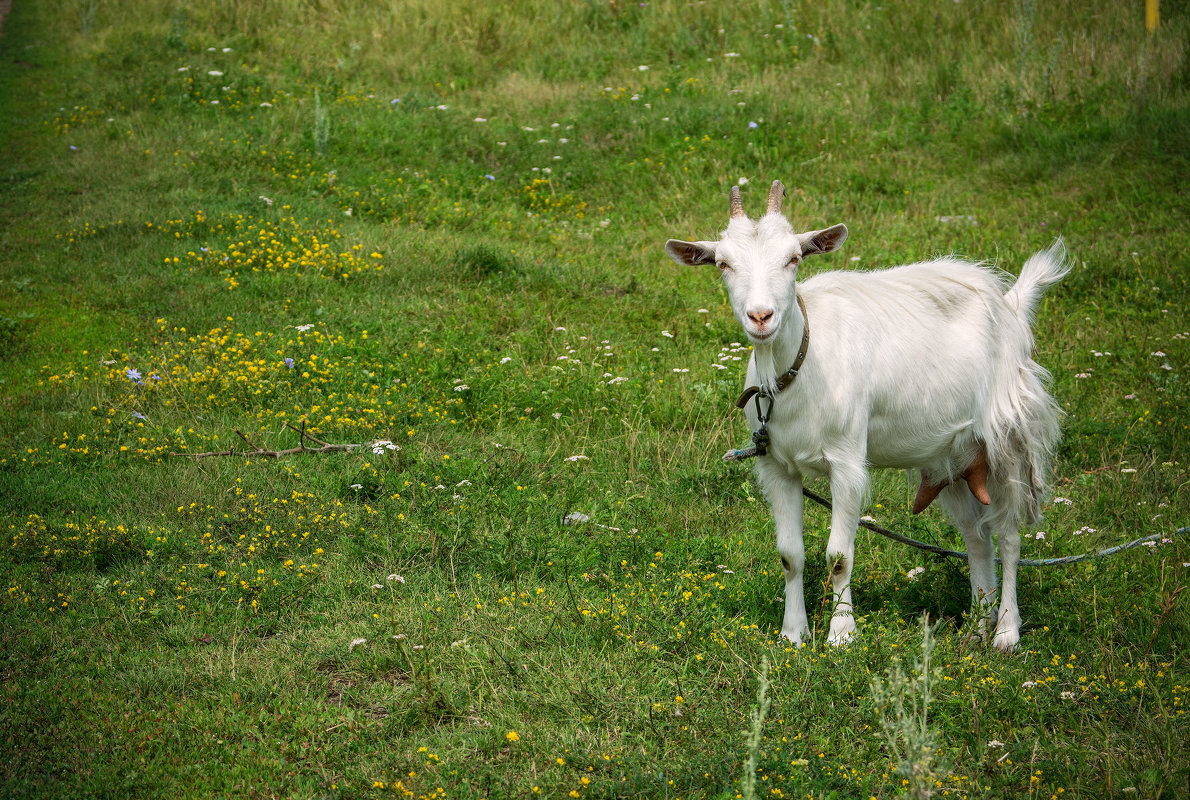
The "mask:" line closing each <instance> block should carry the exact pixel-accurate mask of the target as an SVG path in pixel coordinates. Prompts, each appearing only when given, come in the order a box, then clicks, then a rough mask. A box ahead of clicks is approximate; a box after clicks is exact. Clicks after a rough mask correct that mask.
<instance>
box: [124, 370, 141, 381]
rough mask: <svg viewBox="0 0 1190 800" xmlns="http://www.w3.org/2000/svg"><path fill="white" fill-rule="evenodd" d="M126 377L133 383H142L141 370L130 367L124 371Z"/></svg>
mask: <svg viewBox="0 0 1190 800" xmlns="http://www.w3.org/2000/svg"><path fill="white" fill-rule="evenodd" d="M124 376H125V377H126V378H128V380H130V381H132V382H133V383H141V374H140V370H139V369H133V368H132V367H128V368H127V369H125V370H124Z"/></svg>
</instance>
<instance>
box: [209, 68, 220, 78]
mask: <svg viewBox="0 0 1190 800" xmlns="http://www.w3.org/2000/svg"><path fill="white" fill-rule="evenodd" d="M207 74H208V75H214V76H215V77H216V78H218V77H220V76H221V75H223V73H222V72H220V71H219V70H217V69H209V70H207Z"/></svg>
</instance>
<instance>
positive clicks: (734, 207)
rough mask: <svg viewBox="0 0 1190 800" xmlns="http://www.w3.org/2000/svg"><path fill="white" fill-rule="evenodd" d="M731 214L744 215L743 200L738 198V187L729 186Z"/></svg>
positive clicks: (733, 215)
mask: <svg viewBox="0 0 1190 800" xmlns="http://www.w3.org/2000/svg"><path fill="white" fill-rule="evenodd" d="M731 216H732V217H742V216H744V201H743V200H742V199H741V198H740V187H738V186H733V187H731Z"/></svg>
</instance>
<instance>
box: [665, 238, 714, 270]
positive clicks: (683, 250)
mask: <svg viewBox="0 0 1190 800" xmlns="http://www.w3.org/2000/svg"><path fill="white" fill-rule="evenodd" d="M665 252H667V253H669V257H670V258H672V259H673V260H674V261H676V262H678V263H679V264H682V265H683V266H687V267H693V266H695V265H696V264H714V263H715V243H714V242H683V241H682V240H681V239H670V240H669V241H668V242H666V243H665Z"/></svg>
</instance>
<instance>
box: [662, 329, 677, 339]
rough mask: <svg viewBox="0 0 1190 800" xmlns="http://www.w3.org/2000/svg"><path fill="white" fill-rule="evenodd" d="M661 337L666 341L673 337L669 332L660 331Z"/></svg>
mask: <svg viewBox="0 0 1190 800" xmlns="http://www.w3.org/2000/svg"><path fill="white" fill-rule="evenodd" d="M661 335H662V336H664V337H665V338H667V339H672V338H674V335H673V334H672V333H670V332H669V331H662V332H661Z"/></svg>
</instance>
